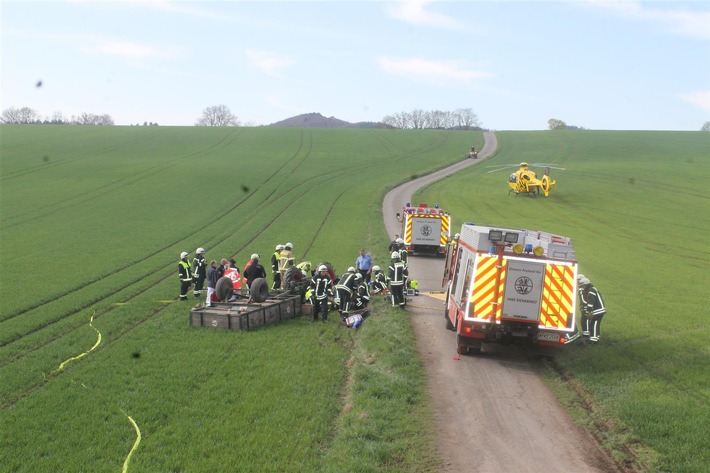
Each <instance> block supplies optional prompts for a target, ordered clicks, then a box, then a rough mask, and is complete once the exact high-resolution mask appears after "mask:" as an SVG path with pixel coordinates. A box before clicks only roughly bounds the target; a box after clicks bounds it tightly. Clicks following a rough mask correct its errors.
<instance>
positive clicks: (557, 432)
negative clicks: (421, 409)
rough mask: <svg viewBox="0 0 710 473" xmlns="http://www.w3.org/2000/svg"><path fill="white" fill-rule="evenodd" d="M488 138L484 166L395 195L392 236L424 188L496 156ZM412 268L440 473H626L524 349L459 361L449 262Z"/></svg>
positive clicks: (415, 263) (492, 350) (490, 348)
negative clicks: (448, 318)
mask: <svg viewBox="0 0 710 473" xmlns="http://www.w3.org/2000/svg"><path fill="white" fill-rule="evenodd" d="M485 139H486V144H485V146H484V147H483V149H482V150H481V151H480V152H479V159H477V160H470V159H465V160H463V161H461V162H459V163H457V164H456V165H454V166H451V167H450V168H447V169H444V170H441V171H438V172H436V173H434V174H431V175H429V176H424V177H421V178H418V179H416V180H413V181H410V182H407V183H406V184H404V185H402V186H400V187H397V188H396V189H393V190H392V191H391V192H389V193H388V194H387V196H386V197H385V200H384V202H383V206H382V207H383V214H384V219H385V226H386V228H387V231H388V233H389V234H390V235H391V236H394V235H395V234H397V233H399V222H397V220H396V219H395V214H396V213H397V212H399V211H401V208H402V205H403V204H404V203H405V202H410V201H411V195H412V194H413V193H414V192H415V191H416V190H417V189H419V188H420V187H422V186H424V185H427V184H430V183H431V182H434V181H436V180H439V179H442V178H444V177H446V176H448V175H451V174H453V173H454V172H456V171H458V170H459V169H462V168H464V167H467V166H470V165H474V164H477V163H478V162H481V161H483V160H484V159H485V158H487V157H489V156H491V155H492V154H493V153H495V150H496V148H497V140H496V137H495V134H493V133H486V134H485ZM452 217H453V219H454V220H455V222H460V221H461V219H462V218H464V219H465V216H458V217H457V216H452ZM455 232H456V230H455V229H452V233H455ZM409 267H410V269H409V274H410V277H412V278H414V279H417V280H418V282H419V289H420V295H419V296H410V297H409V301H410V302H409V307H408V312H409V313H411V314H412V322H413V324H414V329H415V333H416V336H417V345H418V348H419V352H420V354H421V357H422V360H423V362H424V365H425V368H426V372H427V378H428V391H429V395H430V398H431V400H432V405H433V409H434V412H435V420H436V428H437V440H438V446H437V447H438V451H439V454H440V455H441V458H442V465H441V468H440V471H442V472H457V473H458V472H535V473H537V472H543V471H544V472H546V473H552V472H578V473H583V472H611V471H619V469H618V468H617V467H616V465H615V464H614V462H613V461H612V460H611V459H610V458H609V457H608V455H607V454H606V453H605V452H604V450H603V449H602V448H601V447H600V446H599V445H598V443H597V442H596V441H595V440H594V438H593V437H592V435H590V434H589V433H588V432H585V431H584V430H583V429H581V428H580V427H578V426H576V425H575V424H574V423H573V422H572V419H571V418H570V417H569V415H568V414H567V412H566V411H565V410H564V409H563V408H562V407H561V406H560V405H559V403H558V401H557V399H556V398H555V397H554V395H553V394H552V393H550V391H549V390H548V389H547V387H546V386H545V385H544V383H543V381H542V380H541V379H540V376H539V375H538V374H537V369H536V367H535V363H536V361H535V360H532V359H530V357H529V355H527V354H525V353H524V352H523V351H522V350H519V349H516V348H514V347H513V348H511V347H500V346H498V345H490V344H489V345H484V348H483V352H482V353H481V354H480V355H478V356H466V355H463V356H461V357H460V359H456V358H458V356H457V353H456V334H455V332H451V331H449V330H447V329H446V327H445V322H444V301H443V294H441V293H437V292H440V291H442V287H441V279H442V274H443V260H442V259H441V258H429V257H410V258H409Z"/></svg>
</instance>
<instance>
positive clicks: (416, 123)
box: [410, 108, 426, 130]
mask: <svg viewBox="0 0 710 473" xmlns="http://www.w3.org/2000/svg"><path fill="white" fill-rule="evenodd" d="M425 115H426V112H425V111H424V110H422V109H420V108H416V109H414V110H412V113H411V114H410V117H411V124H412V128H414V129H415V130H419V129H422V128H424V123H425V120H424V117H425Z"/></svg>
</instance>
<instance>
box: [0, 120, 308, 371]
mask: <svg viewBox="0 0 710 473" xmlns="http://www.w3.org/2000/svg"><path fill="white" fill-rule="evenodd" d="M303 147H304V137H303V133H302V134H301V138H300V142H299V145H298V149H297V150H296V152H295V153H294V154H293V155H292V156H291V157H290V158H289V159H288V160H286V161H285V162H284V163H283V164H282V165H281V166H279V167H278V168H277V169H276V170H275V171H274V172H273V173H272V174H271V175H270V176H269V177H268V178H267V179H266V180H265V181H264V183H263V184H267V183H269V182H270V181H271V180H272V179H274V178H275V177H276V176H277V175H278V174H279V173H280V172H281V171H282V170H283V169H284V168H285V167H286V166H287V165H288V164H289V163H292V162H294V160H296V159H297V158H298V156H299V154H300V153H301V152H302V150H303ZM311 150H312V139H310V140H309V143H308V148H307V151H306V155H305V156H304V157H303V158H301V160H300V162H297V164H296V167H295V168H294V169H296V168H298V167H300V166H301V165H302V164H303V162H305V160H306V159H307V158H308V156H310V153H311ZM263 184H262V185H263ZM295 189H296V188H291V189H288V190H286V191H285V192H283V194H282V195H286V194H287V193H289V192H292V191H294V190H295ZM277 190H278V189H277V188H274V190H273V191H272V192H271V193H270V194H269V195H268V196H267V198H265V199H263V200H262V202H261V203H260V205H259V207H257V210H256V212H255V214H256V215H258V213H259V209H260V208H261V207H262V206H264V205H266V204H267V201H268V200H269V199H270V198H271V196H272V195H273V194H274V193H275V192H276V191H277ZM252 197H254V193H252V194H250V195H249V196H247V197H245V198H244V199H242V200H240V201H238V202H236V203H235V204H234V205H233V206H231V207H230V208H228V209H226V210H225V211H224V212H223V213H222V214H221V215H219V216H217V217H216V218H215V219H214V220H215V221H219V220H222V219H224V218H226V217H228V216H229V215H230V214H231V213H233V212H236V211H238V210H240V206H241V205H242V204H244V203H245V202H247V201H248V200H249V199H251V198H252ZM282 213H283V212H282ZM205 228H206V227H200V228H198V229H197V230H195V231H193V232H192V233H190V234H188V235H187V236H183V237H181V238H180V239H179V240H177V241H173V242H170V243H169V244H167V245H166V246H164V247H162V248H161V249H159V250H158V251H156V252H153V253H152V254H149V255H147V256H145V257H143V258H140V259H138V260H136V261H132V262H130V263H128V264H126V265H124V266H123V267H121V268H118V269H117V271H114V272H112V273H110V274H109V275H100V276H97V277H96V278H93V279H92V280H91V281H90V282H89V284H84V285H82V286H81V287H79V288H77V289H72V290H71V291H67V292H65V293H63V294H61V295H58V296H54V297H52V299H51V300H49V301H40V302H38V303H35V304H34V305H33V306H32V307H28V308H26V309H24V310H23V311H18V313H16V314H14V315H13V316H12V317H7V318H5V319H3V320H2V321H0V323H2V322H6V321H9V320H11V319H13V318H16V317H19V316H21V315H24V314H26V313H28V312H30V311H31V310H34V309H37V308H39V307H41V306H43V305H46V304H48V303H50V301H51V302H58V301H60V300H61V299H62V298H65V297H69V296H72V295H74V294H76V293H77V292H78V291H81V290H84V289H87V288H89V287H91V286H92V285H94V284H96V283H98V282H100V281H105V279H107V278H108V277H109V276H112V275H118V274H120V273H121V272H123V271H126V270H129V269H132V268H133V267H134V266H135V265H136V264H138V263H140V262H144V261H146V260H148V259H149V258H152V257H154V256H158V255H159V254H160V253H162V252H163V251H166V250H168V249H169V248H171V247H173V246H175V245H177V244H178V243H180V242H182V241H184V240H186V239H188V238H191V237H193V236H194V235H195V234H197V233H198V232H200V231H203V230H204V229H205ZM230 235H231V232H230ZM224 240H226V237H225V238H224V239H223V240H222V241H224ZM216 244H218V243H215V245H216ZM172 266H173V263H172V262H171V263H169V264H166V265H164V266H163V267H162V268H159V269H158V270H157V271H167V270H168V268H170V267H172ZM153 272H155V270H153V271H150V272H148V273H146V274H142V275H140V276H138V277H137V278H135V279H133V280H132V281H130V282H129V283H127V284H124V285H123V286H122V287H120V288H114V289H112V290H111V291H110V293H112V294H113V293H117V292H120V291H123V290H126V289H129V288H130V287H131V286H133V285H135V284H138V283H140V282H141V281H142V280H144V279H145V277H146V276H147V275H148V274H150V273H153ZM169 277H172V276H166V278H164V279H162V280H160V281H158V282H156V283H155V284H159V283H160V282H162V281H164V280H165V279H167V278H169ZM146 290H147V289H146ZM107 292H108V290H107ZM143 292H145V290H144V291H140V292H139V293H137V295H140V294H142V293H143ZM107 295H108V294H102V295H99V296H97V297H94V298H92V299H91V300H90V301H88V302H86V303H84V304H83V305H81V306H80V307H77V308H75V309H72V310H71V311H69V312H67V313H65V314H63V315H61V316H59V317H58V318H56V319H54V320H51V321H48V322H47V323H44V324H41V325H37V326H35V327H33V328H32V329H31V330H29V331H25V332H24V333H22V334H18V336H17V337H15V338H13V339H11V340H6V341H3V342H2V343H0V348H2V347H5V346H8V345H11V344H12V343H13V342H16V341H18V340H20V339H22V338H23V337H24V336H29V335H32V334H34V333H36V332H39V331H40V330H43V329H45V328H47V327H50V326H52V325H54V324H55V323H58V322H60V321H62V320H64V319H66V318H68V317H72V316H75V315H77V314H79V313H81V312H82V311H84V310H86V309H87V308H89V307H91V306H92V305H94V304H95V303H96V302H98V301H100V300H102V299H104V298H105V297H107ZM133 299H134V297H132V298H129V299H128V300H129V301H131V300H133ZM100 315H101V314H98V315H97V318H98V316H100ZM81 325H82V324H75V325H74V326H72V327H71V328H70V330H68V331H66V332H63V333H62V334H58V335H57V336H55V337H52V338H51V339H50V340H49V341H47V342H46V343H44V344H42V345H40V346H38V347H36V348H35V349H33V350H30V351H28V352H26V353H30V352H32V351H35V350H36V349H39V348H41V347H42V346H45V345H46V344H48V343H51V342H52V341H55V340H56V339H58V338H60V337H61V336H63V335H64V334H66V333H69V332H71V331H72V330H76V329H77V328H79V327H81ZM6 364H7V363H0V367H1V366H5V365H6Z"/></svg>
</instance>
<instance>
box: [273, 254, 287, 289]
mask: <svg viewBox="0 0 710 473" xmlns="http://www.w3.org/2000/svg"><path fill="white" fill-rule="evenodd" d="M283 249H284V246H283V245H276V251H274V254H273V255H271V273H272V274H273V276H274V284H273V285H272V286H271V289H272V290H276V289H281V273H280V272H279V260H280V259H281V251H283Z"/></svg>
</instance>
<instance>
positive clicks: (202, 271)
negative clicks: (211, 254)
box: [192, 247, 207, 299]
mask: <svg viewBox="0 0 710 473" xmlns="http://www.w3.org/2000/svg"><path fill="white" fill-rule="evenodd" d="M205 279H207V260H206V259H205V249H204V248H202V247H200V248H198V249H196V250H195V258H194V259H193V260H192V281H193V282H194V283H195V287H194V288H193V290H192V293H193V294H194V296H195V299H197V298H198V297H200V293H202V289H203V288H204V287H205Z"/></svg>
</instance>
